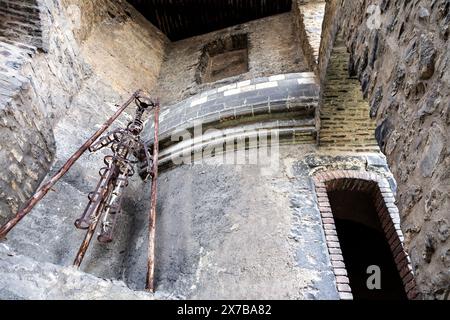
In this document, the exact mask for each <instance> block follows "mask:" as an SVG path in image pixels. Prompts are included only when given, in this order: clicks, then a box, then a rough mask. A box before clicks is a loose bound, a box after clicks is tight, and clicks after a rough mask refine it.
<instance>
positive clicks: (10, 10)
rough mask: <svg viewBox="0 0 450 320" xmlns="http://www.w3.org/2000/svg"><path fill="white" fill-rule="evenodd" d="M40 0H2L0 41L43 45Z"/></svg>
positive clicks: (36, 45) (0, 4)
mask: <svg viewBox="0 0 450 320" xmlns="http://www.w3.org/2000/svg"><path fill="white" fill-rule="evenodd" d="M40 14H41V12H40V8H39V3H38V0H21V1H15V0H0V41H2V42H7V43H12V44H17V45H18V46H20V45H27V46H33V47H36V48H38V49H42V47H43V40H42V39H43V36H42V23H41V16H40Z"/></svg>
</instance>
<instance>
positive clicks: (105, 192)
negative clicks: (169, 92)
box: [0, 90, 160, 292]
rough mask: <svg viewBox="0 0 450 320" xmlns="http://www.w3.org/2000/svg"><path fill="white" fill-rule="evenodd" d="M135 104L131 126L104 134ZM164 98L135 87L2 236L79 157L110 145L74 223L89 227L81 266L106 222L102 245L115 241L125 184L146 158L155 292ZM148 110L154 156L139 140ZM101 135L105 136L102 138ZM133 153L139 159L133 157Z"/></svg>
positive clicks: (149, 283) (150, 281)
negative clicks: (162, 107)
mask: <svg viewBox="0 0 450 320" xmlns="http://www.w3.org/2000/svg"><path fill="white" fill-rule="evenodd" d="M133 101H134V102H135V103H136V106H137V110H136V114H135V117H134V119H133V121H131V122H129V123H128V125H127V127H126V128H123V129H116V130H113V131H112V132H110V133H109V134H107V135H106V136H104V137H102V138H100V136H101V135H102V134H103V133H104V132H105V131H106V129H107V128H108V127H110V126H111V124H112V123H113V122H114V121H115V120H116V119H117V117H118V116H119V115H120V114H121V113H122V112H123V111H124V110H125V109H126V108H127V107H128V106H129V105H130V104H131V103H132V102H133ZM159 109H160V105H159V101H158V100H156V101H155V102H154V101H152V100H151V99H150V98H148V97H145V96H144V95H142V91H141V90H138V91H136V92H135V93H134V94H133V95H132V96H131V97H130V99H128V100H127V101H126V102H125V103H124V104H123V105H122V106H121V107H120V108H119V109H118V110H117V111H116V113H114V115H113V116H112V117H111V118H110V119H108V121H106V122H105V123H104V124H103V126H102V127H101V128H100V129H99V130H97V132H95V133H94V135H92V137H90V138H89V139H88V140H87V141H86V142H85V143H84V144H83V145H82V146H81V147H80V149H78V150H77V151H76V152H75V153H74V154H73V155H72V156H71V157H70V158H69V160H68V161H67V162H66V163H65V164H64V165H63V166H62V167H61V169H59V170H58V172H57V173H56V174H55V175H54V176H53V177H51V178H50V180H49V181H48V182H47V183H45V184H44V185H43V186H42V187H40V188H39V189H38V190H37V191H36V193H35V194H34V195H33V196H32V197H31V198H30V199H29V200H28V201H27V202H26V204H25V206H24V208H23V209H21V210H20V211H19V212H18V213H17V214H16V215H15V216H14V217H13V218H12V219H11V220H9V221H8V222H7V223H6V224H5V225H3V226H2V227H1V228H0V239H1V238H4V237H5V236H6V235H7V234H8V232H9V231H10V230H11V229H12V228H13V227H14V226H16V225H17V223H18V222H19V221H20V220H21V219H23V218H24V217H25V216H26V215H27V214H28V213H29V212H30V211H31V210H32V209H33V207H34V206H35V205H36V204H37V203H38V202H39V201H40V200H41V199H42V198H43V197H44V196H45V195H46V194H47V192H48V191H49V190H50V189H51V187H52V186H53V185H54V184H55V183H56V182H57V181H58V180H59V179H60V178H61V177H62V176H64V174H65V173H66V172H67V171H68V170H69V169H70V168H71V167H72V165H73V164H74V163H75V162H76V161H77V160H78V159H79V158H80V156H81V155H82V154H83V153H84V152H85V151H86V150H87V149H89V150H90V151H91V152H95V151H97V150H100V149H102V148H105V147H108V146H109V147H110V148H111V150H112V152H113V154H112V155H108V156H106V157H105V158H104V163H105V165H106V166H105V167H103V168H102V169H100V171H99V174H100V180H99V182H98V184H97V188H96V190H95V191H94V192H91V193H90V194H89V196H88V198H89V203H88V205H87V207H86V209H85V211H84V213H83V215H82V216H81V217H80V218H79V219H77V220H76V221H75V226H76V227H77V228H79V229H87V232H86V235H85V238H84V240H83V242H82V244H81V246H80V248H79V250H78V253H77V256H76V258H75V260H74V263H73V264H74V265H75V266H76V267H79V266H80V265H81V263H82V261H83V258H84V256H85V254H86V251H87V249H88V247H89V244H90V242H91V240H92V237H93V235H94V233H95V230H96V229H97V226H98V224H99V222H100V220H101V221H102V223H101V230H100V234H99V236H98V240H99V241H100V242H103V243H107V242H110V241H112V234H113V230H114V225H115V221H116V218H117V215H118V214H119V213H120V211H121V200H122V196H123V191H124V188H125V187H126V186H127V185H128V178H129V177H130V176H132V175H133V174H134V168H133V164H135V163H137V162H145V163H146V166H145V170H144V171H146V172H144V173H143V174H141V176H142V175H143V176H144V177H145V179H146V178H147V177H148V176H150V177H151V178H152V186H151V197H150V205H151V206H150V212H149V226H148V228H149V236H148V259H147V268H148V271H147V280H146V289H147V290H149V291H151V292H154V269H155V268H154V261H155V223H156V203H157V198H156V196H157V177H158V152H159V146H158V143H159V142H158V130H159ZM146 110H152V111H153V112H154V116H153V120H154V143H153V152H152V153H151V154H150V152H149V150H148V148H147V146H146V144H145V143H144V142H143V141H142V140H141V139H140V134H141V132H142V130H143V120H142V117H143V114H144V112H145V111H146ZM99 138H100V139H99ZM133 157H134V159H135V160H133Z"/></svg>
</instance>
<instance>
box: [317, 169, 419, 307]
mask: <svg viewBox="0 0 450 320" xmlns="http://www.w3.org/2000/svg"><path fill="white" fill-rule="evenodd" d="M313 179H314V183H315V189H316V194H317V200H318V203H319V210H320V213H321V217H322V223H323V228H324V232H325V237H326V243H327V247H328V252H329V254H330V259H331V263H332V267H333V271H334V274H335V276H336V286H337V290H338V292H339V296H340V297H341V299H353V295H352V290H351V288H350V286H349V278H348V274H347V268H346V266H345V262H344V259H343V256H342V251H341V244H340V241H339V239H338V238H337V233H336V225H335V216H334V214H333V210H332V207H331V205H330V199H329V193H330V192H333V191H355V192H362V193H365V194H367V195H369V196H370V198H371V199H372V203H373V205H374V207H375V209H376V213H377V215H378V220H379V223H380V225H381V228H382V230H383V233H384V235H385V240H386V241H387V243H388V245H389V248H390V252H391V253H392V257H393V259H394V262H395V265H396V267H397V272H398V273H399V275H400V278H401V280H402V283H403V287H404V290H405V293H406V295H407V297H408V299H415V298H416V297H417V295H418V292H417V290H416V283H415V278H414V273H413V269H412V265H411V261H410V258H409V256H408V253H407V252H406V249H405V247H404V244H403V241H404V237H403V233H402V231H401V229H400V216H399V211H398V209H397V207H396V205H395V198H394V195H393V193H392V190H391V187H390V185H389V182H388V181H387V179H386V178H384V177H382V176H380V175H378V174H376V173H373V172H367V171H356V170H337V171H326V172H322V173H318V174H316V175H315V176H314V178H313Z"/></svg>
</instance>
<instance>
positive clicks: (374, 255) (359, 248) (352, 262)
mask: <svg viewBox="0 0 450 320" xmlns="http://www.w3.org/2000/svg"><path fill="white" fill-rule="evenodd" d="M327 193H328V198H329V201H330V206H331V211H332V213H333V217H334V220H335V226H336V232H337V236H338V239H339V243H340V247H341V250H342V256H343V258H344V263H345V266H346V269H347V273H348V278H349V281H350V283H349V285H350V287H351V289H352V294H353V299H355V300H380V299H389V300H393V299H395V300H396V299H407V296H406V292H405V289H404V286H403V282H402V279H401V277H400V274H399V272H398V271H397V266H396V263H395V261H394V257H393V255H392V252H391V249H390V246H389V244H388V242H387V241H386V237H385V234H384V232H383V229H382V226H381V223H380V221H379V218H378V213H377V210H376V208H375V204H374V201H373V198H372V196H371V195H370V194H367V193H365V192H360V191H348V190H336V191H329V192H327ZM370 266H376V267H379V270H380V273H379V282H378V284H379V285H380V286H379V289H377V288H372V289H370V288H369V287H370V285H369V286H368V285H367V281H368V279H369V277H371V276H375V277H376V276H377V275H376V274H375V273H376V272H374V271H372V270H371V269H369V270H368V268H369V267H370ZM376 281H377V280H376V279H375V278H373V277H372V278H371V279H370V280H369V282H370V284H372V285H377V283H376Z"/></svg>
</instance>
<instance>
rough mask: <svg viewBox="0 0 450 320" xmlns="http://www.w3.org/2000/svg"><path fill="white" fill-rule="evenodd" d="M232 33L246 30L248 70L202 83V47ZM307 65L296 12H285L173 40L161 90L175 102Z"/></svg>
mask: <svg viewBox="0 0 450 320" xmlns="http://www.w3.org/2000/svg"><path fill="white" fill-rule="evenodd" d="M233 34H247V37H248V68H249V71H248V72H246V73H244V74H241V75H238V76H234V77H229V78H227V79H224V80H219V81H216V82H213V83H204V84H199V83H198V82H197V79H196V73H197V70H198V68H199V66H200V60H201V59H200V58H201V56H202V49H203V48H204V47H205V46H206V45H208V44H209V43H211V42H213V41H215V40H217V39H223V38H227V37H230V35H233ZM308 69H309V67H308V64H307V62H306V60H305V58H304V57H303V53H302V51H301V49H299V42H298V39H296V37H295V31H294V24H293V16H292V14H291V13H286V14H281V15H276V16H272V17H268V18H264V19H260V20H255V21H251V22H249V23H245V24H242V25H237V26H234V27H230V28H227V29H224V30H220V31H216V32H212V33H208V34H205V35H201V36H197V37H193V38H190V39H185V40H181V41H178V42H174V43H172V44H170V45H169V48H168V54H167V57H166V59H165V61H164V65H163V68H162V70H161V75H160V78H159V83H160V84H159V87H158V92H159V95H160V96H161V98H162V101H163V102H164V103H173V102H176V101H179V100H181V99H184V98H187V97H189V96H191V95H194V94H196V93H198V92H202V91H204V90H207V89H210V88H215V87H218V86H222V85H224V84H227V83H235V82H238V81H243V80H248V79H251V78H256V77H264V76H270V75H273V74H280V73H290V72H302V71H308Z"/></svg>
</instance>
